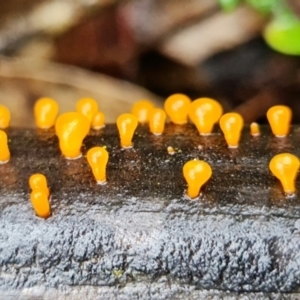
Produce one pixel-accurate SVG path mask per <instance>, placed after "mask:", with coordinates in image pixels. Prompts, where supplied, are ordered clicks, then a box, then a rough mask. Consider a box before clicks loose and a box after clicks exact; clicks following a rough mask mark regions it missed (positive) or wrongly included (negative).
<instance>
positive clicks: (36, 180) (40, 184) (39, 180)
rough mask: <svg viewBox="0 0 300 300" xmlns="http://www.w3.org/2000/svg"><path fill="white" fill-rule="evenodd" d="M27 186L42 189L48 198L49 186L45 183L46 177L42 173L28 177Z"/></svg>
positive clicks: (32, 188)
mask: <svg viewBox="0 0 300 300" xmlns="http://www.w3.org/2000/svg"><path fill="white" fill-rule="evenodd" d="M29 186H30V188H31V190H33V191H34V190H41V191H44V192H45V194H46V195H47V198H49V194H50V191H49V188H48V184H47V179H46V177H45V176H44V175H43V174H33V175H31V176H30V178H29Z"/></svg>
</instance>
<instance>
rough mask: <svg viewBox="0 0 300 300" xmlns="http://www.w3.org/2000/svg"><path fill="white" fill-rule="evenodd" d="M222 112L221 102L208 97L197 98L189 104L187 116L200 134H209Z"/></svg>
mask: <svg viewBox="0 0 300 300" xmlns="http://www.w3.org/2000/svg"><path fill="white" fill-rule="evenodd" d="M222 114H223V108H222V106H221V104H220V103H219V102H217V101H215V100H213V99H210V98H199V99H197V100H195V101H193V102H192V104H191V105H190V110H189V117H190V119H191V120H192V122H193V123H194V124H195V125H196V127H197V129H198V131H199V133H200V134H201V135H209V134H211V133H212V131H213V128H214V125H215V123H217V122H218V121H219V119H220V117H221V116H222Z"/></svg>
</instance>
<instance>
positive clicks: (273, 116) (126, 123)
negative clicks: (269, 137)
mask: <svg viewBox="0 0 300 300" xmlns="http://www.w3.org/2000/svg"><path fill="white" fill-rule="evenodd" d="M58 113H59V106H58V104H57V102H56V101H55V100H53V99H51V98H41V99H39V100H38V101H37V102H36V103H35V105H34V117H35V123H36V126H37V127H38V128H40V129H43V130H45V129H49V128H51V127H53V126H54V127H55V133H56V135H57V137H58V139H59V147H60V150H61V153H62V155H63V156H64V157H65V158H66V159H78V158H80V157H81V156H82V150H81V149H82V145H83V141H84V139H85V137H86V136H87V135H88V133H89V131H90V129H91V128H92V129H94V130H99V129H101V128H103V127H104V126H105V115H104V113H103V112H102V111H100V110H99V106H98V102H97V101H96V100H94V99H92V98H82V99H80V100H79V101H78V102H77V105H76V109H75V111H72V112H66V113H63V114H61V115H60V116H58ZM167 117H168V118H169V119H170V121H171V122H172V123H174V124H177V125H183V124H186V123H188V121H189V119H190V121H191V122H192V123H193V124H194V125H195V127H196V128H197V131H198V132H199V135H202V136H205V137H204V138H209V136H210V135H212V134H213V132H214V127H215V125H216V124H217V123H219V128H220V129H221V131H222V132H223V135H224V139H225V141H226V143H227V146H228V148H237V147H238V146H239V144H240V140H241V136H242V131H243V127H244V121H243V118H242V116H241V115H240V114H238V113H235V112H228V113H225V114H223V108H222V106H221V105H220V103H218V102H217V101H216V100H214V99H211V98H199V99H196V100H194V101H191V99H190V98H189V97H188V96H186V95H184V94H174V95H171V96H170V97H168V98H167V99H166V101H165V104H164V109H162V108H158V107H155V106H154V104H153V103H152V102H150V101H148V100H141V101H138V102H137V103H135V104H134V105H133V107H132V110H131V113H125V114H122V115H120V116H119V117H118V119H117V121H116V126H117V129H118V133H119V138H120V146H121V148H124V149H127V148H132V147H133V146H134V144H133V138H134V134H135V131H136V129H137V127H138V123H140V124H143V126H144V125H147V124H148V126H149V131H150V132H151V133H152V134H153V135H162V134H163V133H164V131H165V123H166V119H167ZM267 119H268V121H269V124H270V127H271V130H272V132H273V134H274V136H275V137H277V138H284V137H286V136H287V135H288V134H289V132H290V125H291V119H292V111H291V109H290V108H289V107H287V106H284V105H277V106H273V107H271V108H270V109H269V110H268V112H267ZM10 120H11V115H10V111H9V109H8V108H7V107H5V106H3V105H0V164H4V163H7V162H8V161H9V160H10V156H11V154H10V150H9V140H8V136H7V132H8V131H7V128H8V127H9V125H10ZM250 134H251V135H252V136H253V137H257V136H260V134H261V133H260V128H259V125H258V124H257V123H252V124H251V125H250ZM206 136H207V137H206ZM199 149H200V148H199ZM201 149H202V147H201ZM167 152H168V153H169V154H171V155H173V154H175V150H174V148H173V147H171V146H168V147H167ZM178 152H179V151H178ZM86 158H87V162H88V164H89V166H90V168H91V170H92V173H93V175H94V178H95V180H96V182H97V183H98V184H102V185H103V184H105V183H106V182H107V176H106V169H107V164H108V161H109V152H108V151H107V150H106V147H100V146H96V147H93V148H91V149H89V150H88V151H87V153H86ZM299 164H300V163H299V159H298V158H297V157H296V156H294V155H292V154H289V153H281V154H278V155H275V156H274V157H273V158H272V159H271V161H270V163H269V169H270V171H271V173H272V174H273V175H274V176H275V177H277V178H278V179H279V180H280V182H281V184H282V187H283V191H284V192H285V194H286V195H291V194H294V193H295V192H296V177H297V173H298V170H299ZM212 174H213V172H212V168H211V166H210V165H209V164H208V163H207V162H205V161H202V160H197V159H195V160H190V161H188V162H186V163H185V164H184V166H183V176H184V178H185V180H186V182H187V185H188V187H187V190H186V196H187V197H188V198H189V199H195V198H197V197H198V196H199V195H200V194H201V189H202V187H203V185H204V184H205V183H206V182H207V181H208V180H209V179H210V178H211V176H212ZM29 185H30V188H31V194H30V199H31V202H32V205H33V208H34V210H35V212H36V215H37V216H39V217H41V218H48V217H49V216H50V215H51V208H50V203H49V197H50V191H49V188H48V184H47V180H46V177H45V176H44V175H42V174H34V175H32V176H31V177H30V179H29Z"/></svg>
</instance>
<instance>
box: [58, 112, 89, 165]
mask: <svg viewBox="0 0 300 300" xmlns="http://www.w3.org/2000/svg"><path fill="white" fill-rule="evenodd" d="M89 130H90V122H89V120H88V118H87V117H85V116H84V115H82V114H81V113H78V112H68V113H64V114H62V115H60V116H59V117H58V118H57V120H56V123H55V131H56V135H57V136H58V138H59V147H60V150H61V152H62V154H63V155H64V156H65V157H66V158H68V159H76V158H79V157H81V152H80V148H81V145H82V141H83V139H84V138H85V137H86V135H87V134H88V133H89Z"/></svg>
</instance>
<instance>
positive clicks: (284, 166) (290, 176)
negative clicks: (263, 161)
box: [269, 153, 299, 195]
mask: <svg viewBox="0 0 300 300" xmlns="http://www.w3.org/2000/svg"><path fill="white" fill-rule="evenodd" d="M269 168H270V170H271V172H272V174H273V175H274V176H275V177H277V178H278V179H279V180H280V182H281V184H282V187H283V190H284V192H285V193H286V194H287V195H291V194H295V192H296V186H295V181H296V177H297V174H298V170H299V159H298V157H296V156H295V155H292V154H290V153H281V154H277V155H275V156H274V157H273V158H272V159H271V161H270V164H269Z"/></svg>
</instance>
